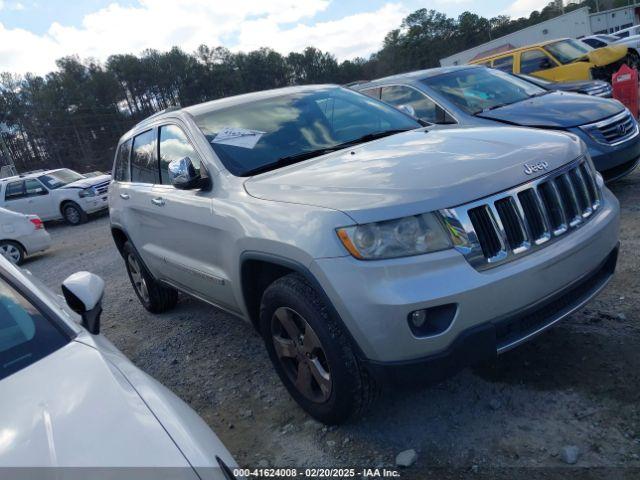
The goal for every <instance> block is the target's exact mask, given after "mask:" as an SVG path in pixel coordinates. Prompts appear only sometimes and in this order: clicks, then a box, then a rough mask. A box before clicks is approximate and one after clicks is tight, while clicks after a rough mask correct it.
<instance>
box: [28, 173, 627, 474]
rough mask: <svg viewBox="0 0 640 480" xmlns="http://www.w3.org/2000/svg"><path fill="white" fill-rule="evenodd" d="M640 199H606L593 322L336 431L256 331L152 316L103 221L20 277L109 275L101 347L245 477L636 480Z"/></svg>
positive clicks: (53, 280)
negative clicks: (602, 284)
mask: <svg viewBox="0 0 640 480" xmlns="http://www.w3.org/2000/svg"><path fill="white" fill-rule="evenodd" d="M639 187H640V171H637V172H636V173H635V174H634V175H632V176H629V177H627V179H625V180H623V181H620V182H618V183H617V184H615V185H613V186H612V189H613V190H614V192H615V193H616V195H617V196H618V197H619V199H620V201H621V204H622V232H621V241H622V249H621V252H620V262H619V264H618V270H617V274H616V277H615V279H614V280H613V282H612V283H611V284H610V285H609V287H608V288H607V289H606V290H605V291H604V293H602V294H601V295H600V296H599V298H598V299H597V300H595V301H594V302H592V303H591V304H590V305H588V306H587V308H586V309H584V310H583V311H582V312H580V313H578V314H575V315H573V316H572V317H571V318H569V319H568V320H566V321H564V322H562V323H561V325H559V326H558V327H556V328H554V329H552V330H551V331H549V332H548V333H546V334H545V335H543V336H541V337H538V339H536V340H535V341H533V342H530V343H529V344H527V345H525V346H523V347H521V348H518V349H516V350H515V351H511V352H510V353H507V354H505V355H504V356H502V357H501V358H500V359H499V360H498V361H497V362H496V363H495V364H492V365H487V366H483V367H481V368H477V369H474V370H473V371H471V370H468V371H464V372H462V373H461V374H459V375H458V376H456V377H455V378H452V379H451V380H449V381H447V382H445V383H442V384H440V385H437V386H431V387H422V388H415V389H411V390H404V391H397V390H396V391H394V392H386V393H385V394H384V396H383V398H382V399H381V401H380V402H379V403H378V404H377V408H376V409H375V410H374V411H373V412H372V413H371V415H370V416H368V417H367V418H365V419H363V420H361V421H359V422H358V423H354V424H349V425H345V426H342V427H339V428H335V429H327V428H325V427H323V426H322V425H320V424H318V423H316V422H314V421H313V420H310V419H309V418H308V417H307V416H305V414H304V413H303V412H302V411H301V410H300V409H299V408H298V407H297V406H296V404H295V403H294V402H293V401H292V400H290V398H289V397H288V395H287V393H286V391H285V389H284V388H283V387H282V386H281V385H280V383H279V381H278V379H277V377H276V375H275V373H274V372H273V370H272V368H271V365H270V363H269V360H268V358H267V355H266V353H265V351H264V349H263V346H262V343H261V339H260V338H259V337H258V335H257V334H256V333H255V332H254V331H253V330H252V329H251V328H250V327H249V326H248V324H245V323H243V322H242V321H240V320H238V319H236V318H235V317H232V316H230V315H228V314H226V313H224V312H221V311H218V310H216V309H214V308H212V307H210V306H208V305H205V304H203V303H201V302H198V301H196V300H193V299H190V298H187V297H184V296H183V297H181V301H180V303H179V305H178V307H177V308H176V309H175V310H174V311H173V312H170V313H168V314H163V315H159V316H153V315H151V314H149V313H147V312H146V311H145V310H144V309H143V308H142V307H141V305H140V304H139V303H138V301H137V299H136V298H135V295H134V292H133V290H132V288H131V287H130V285H129V281H128V279H127V275H126V272H125V268H124V264H123V262H122V259H121V258H120V257H119V255H118V253H117V251H116V249H115V247H114V245H113V242H112V240H111V237H110V234H109V230H108V226H109V222H108V218H106V217H102V218H99V219H95V220H93V221H91V222H90V223H88V224H86V225H84V226H81V227H77V228H71V227H66V226H62V225H51V226H49V230H50V232H51V234H52V236H53V240H54V247H53V248H52V249H51V250H50V251H49V252H48V253H47V254H45V255H42V256H39V257H36V258H34V259H32V260H31V261H29V262H28V263H27V264H26V265H25V267H26V268H28V269H30V270H31V271H32V272H33V273H34V274H36V275H38V276H39V277H41V278H42V279H43V280H44V281H45V283H46V284H48V285H49V286H50V287H52V288H54V289H56V290H58V289H59V284H60V282H61V281H62V280H63V279H64V278H65V277H66V276H67V275H69V274H71V273H73V272H74V271H77V270H80V269H85V270H90V271H92V272H95V273H97V274H99V275H101V276H102V277H103V278H104V279H105V280H106V282H107V291H106V296H105V300H104V307H105V313H104V315H103V325H104V330H103V331H104V334H105V335H107V336H108V337H109V338H110V339H111V340H112V341H113V342H114V343H115V345H116V346H117V347H119V348H120V349H121V350H122V351H123V352H124V353H125V354H126V355H128V356H129V357H130V358H131V359H132V360H133V362H135V363H136V364H137V365H138V366H139V367H141V368H142V369H143V370H145V371H146V372H148V373H149V374H151V375H153V376H154V377H156V378H157V379H158V380H160V381H161V382H162V383H164V384H165V385H167V386H168V387H170V388H171V389H173V390H174V391H175V392H176V393H177V394H178V395H180V396H181V397H182V398H183V399H185V400H186V401H187V402H188V403H189V404H191V406H192V407H193V408H195V410H196V411H197V412H198V413H199V414H200V415H202V417H204V418H205V420H206V421H207V422H208V423H209V424H210V425H211V427H213V429H214V430H215V431H216V432H217V433H218V435H219V436H220V437H221V439H222V440H223V441H224V443H225V444H226V445H227V446H228V447H229V449H230V450H231V452H232V453H233V454H234V455H235V457H236V459H237V460H238V462H239V463H240V464H241V465H246V466H251V467H256V466H259V465H260V466H263V465H267V464H268V465H270V466H304V465H312V466H367V467H375V466H383V465H385V466H389V467H391V466H393V465H394V459H395V455H396V454H397V453H398V452H400V451H402V450H405V449H410V448H413V449H415V450H416V451H417V452H418V461H417V462H416V463H415V464H414V465H413V466H412V467H410V468H409V469H407V470H405V471H404V473H403V475H402V478H410V477H411V478H426V477H427V476H429V477H430V478H444V477H453V478H462V477H466V476H469V475H470V476H474V477H476V478H477V477H478V476H482V474H483V473H486V472H489V473H490V475H489V476H490V477H492V478H496V477H503V478H515V477H518V478H532V477H534V476H542V477H547V476H549V475H553V476H555V474H560V476H563V477H564V476H565V475H567V476H569V470H568V468H570V467H569V466H568V465H566V464H565V463H563V461H562V449H563V447H565V446H567V445H575V446H577V447H578V448H579V451H580V454H579V458H578V462H577V464H576V465H577V467H599V468H600V467H603V468H606V469H607V470H601V469H599V468H597V469H595V470H587V469H584V468H581V469H580V470H579V471H578V472H576V471H574V472H571V473H572V474H571V476H572V477H573V478H575V474H576V473H577V474H579V476H581V477H582V476H584V475H585V474H586V475H588V476H591V475H595V476H593V477H592V478H596V477H600V476H607V477H609V478H640V326H639V324H638V320H640V314H639V313H638V310H639V307H640V277H639V275H638V272H640V255H639V254H638V252H639V251H640V188H639ZM621 467H622V468H621ZM574 468H575V467H574ZM429 472H431V473H433V472H436V474H435V476H433V477H431V476H430V475H429ZM635 475H638V476H637V477H636V476H635Z"/></svg>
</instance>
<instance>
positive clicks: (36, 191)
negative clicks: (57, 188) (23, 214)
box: [24, 178, 48, 197]
mask: <svg viewBox="0 0 640 480" xmlns="http://www.w3.org/2000/svg"><path fill="white" fill-rule="evenodd" d="M24 187H25V191H26V196H27V197H35V196H38V195H46V194H47V193H48V192H47V190H46V189H45V188H44V187H43V186H42V184H41V183H40V182H39V181H38V180H36V179H35V178H30V179H29V180H25V182H24Z"/></svg>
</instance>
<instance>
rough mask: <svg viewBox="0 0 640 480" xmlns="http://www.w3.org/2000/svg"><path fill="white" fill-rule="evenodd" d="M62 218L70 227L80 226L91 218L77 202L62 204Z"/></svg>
mask: <svg viewBox="0 0 640 480" xmlns="http://www.w3.org/2000/svg"><path fill="white" fill-rule="evenodd" d="M60 210H62V216H63V217H64V220H65V222H67V223H68V224H69V225H74V226H75V225H80V224H82V223H85V222H86V221H87V219H88V218H89V217H88V216H87V212H85V211H84V210H83V209H82V207H81V206H80V205H78V204H77V203H75V202H65V203H63V204H62V207H61V209H60Z"/></svg>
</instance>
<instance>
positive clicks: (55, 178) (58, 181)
mask: <svg viewBox="0 0 640 480" xmlns="http://www.w3.org/2000/svg"><path fill="white" fill-rule="evenodd" d="M83 178H85V176H84V175H81V174H79V173H78V172H74V171H73V170H69V169H68V168H61V169H60V170H54V171H53V172H49V173H47V174H45V175H41V176H39V177H38V179H39V180H40V181H41V182H42V183H44V184H45V185H46V186H47V188H48V189H49V190H55V189H56V188H60V187H63V186H65V185H68V184H70V183H73V182H77V181H78V180H82V179H83Z"/></svg>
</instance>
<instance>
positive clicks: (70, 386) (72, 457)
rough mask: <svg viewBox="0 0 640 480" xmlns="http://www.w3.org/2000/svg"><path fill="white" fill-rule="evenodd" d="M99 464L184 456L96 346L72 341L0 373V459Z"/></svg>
mask: <svg viewBox="0 0 640 480" xmlns="http://www.w3.org/2000/svg"><path fill="white" fill-rule="evenodd" d="M98 466H99V467H139V466H157V467H161V466H162V467H189V464H188V463H187V461H186V459H185V457H184V456H183V455H182V454H181V453H180V451H179V450H178V449H177V448H176V446H175V444H174V443H173V441H172V440H171V438H170V437H169V435H168V434H167V432H166V431H165V430H164V429H163V428H162V425H160V423H159V422H158V420H157V419H156V418H155V416H154V415H153V414H152V412H151V411H150V410H149V408H148V407H147V405H146V404H145V403H144V402H143V401H142V399H141V398H140V396H139V395H138V394H137V392H136V391H135V390H134V388H133V387H132V386H131V384H130V383H129V382H128V381H127V379H126V378H125V377H124V376H123V374H122V373H121V372H120V371H119V370H118V369H117V368H115V366H113V365H112V364H111V363H110V362H108V361H107V360H105V359H104V357H103V356H102V355H101V354H100V352H99V351H98V350H96V349H95V348H92V347H89V346H87V345H84V344H82V343H80V342H77V341H71V342H69V343H68V344H67V345H66V346H64V347H63V348H61V349H59V350H57V351H55V352H54V353H52V354H51V355H49V356H47V357H45V358H44V359H42V360H40V361H38V362H36V363H34V364H32V365H30V366H29V367H27V368H25V369H23V370H20V371H18V372H16V373H14V374H13V375H11V376H9V377H7V378H5V379H3V380H2V409H0V467H98ZM185 471H187V470H185Z"/></svg>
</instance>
